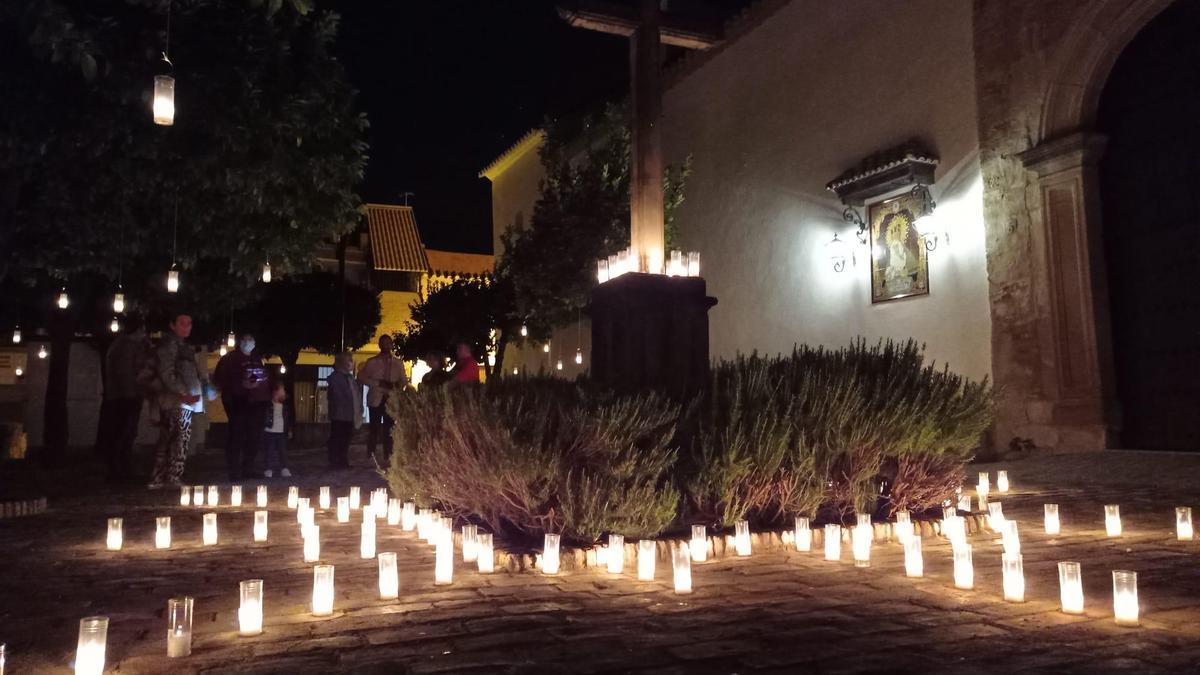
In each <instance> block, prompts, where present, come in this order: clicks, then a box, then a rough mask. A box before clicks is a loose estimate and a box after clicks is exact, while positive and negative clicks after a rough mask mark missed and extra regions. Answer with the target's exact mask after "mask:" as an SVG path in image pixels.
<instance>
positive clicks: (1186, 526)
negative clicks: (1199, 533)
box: [1175, 506, 1193, 541]
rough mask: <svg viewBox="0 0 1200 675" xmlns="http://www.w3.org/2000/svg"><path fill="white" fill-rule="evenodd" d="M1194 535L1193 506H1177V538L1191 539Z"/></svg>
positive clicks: (1181, 539) (1182, 539)
mask: <svg viewBox="0 0 1200 675" xmlns="http://www.w3.org/2000/svg"><path fill="white" fill-rule="evenodd" d="M1192 536H1193V535H1192V507H1190V506H1177V507H1175V538H1176V539H1178V540H1179V541H1191V540H1192Z"/></svg>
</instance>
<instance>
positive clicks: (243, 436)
mask: <svg viewBox="0 0 1200 675" xmlns="http://www.w3.org/2000/svg"><path fill="white" fill-rule="evenodd" d="M256 347H257V343H256V342H255V340H254V336H253V335H250V334H249V333H247V334H245V335H243V336H242V338H241V340H240V341H239V342H238V348H237V349H236V350H234V351H232V352H229V353H228V354H226V355H225V356H223V357H221V360H220V361H218V362H217V368H216V370H215V371H213V381H214V383H215V384H216V385H217V389H219V390H220V392H221V404H222V405H223V406H224V407H225V414H226V416H228V417H229V425H228V428H229V437H228V439H227V441H226V443H225V466H226V469H227V470H228V471H229V480H231V481H239V480H241V479H242V478H251V477H257V475H258V474H257V472H256V471H255V470H254V458H255V456H256V455H257V454H258V448H259V446H260V445H262V435H263V419H265V418H266V414H267V408H268V407H269V406H270V403H271V387H270V385H269V384H268V382H267V369H266V368H265V367H264V366H263V362H262V357H261V356H259V353H258V351H257V349H256Z"/></svg>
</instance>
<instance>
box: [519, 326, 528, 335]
mask: <svg viewBox="0 0 1200 675" xmlns="http://www.w3.org/2000/svg"><path fill="white" fill-rule="evenodd" d="M521 337H529V328H527V327H526V326H525V324H521Z"/></svg>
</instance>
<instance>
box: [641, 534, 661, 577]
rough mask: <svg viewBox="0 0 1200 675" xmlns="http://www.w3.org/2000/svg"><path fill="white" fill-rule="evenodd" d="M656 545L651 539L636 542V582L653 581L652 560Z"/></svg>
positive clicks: (656, 552)
mask: <svg viewBox="0 0 1200 675" xmlns="http://www.w3.org/2000/svg"><path fill="white" fill-rule="evenodd" d="M657 556H658V544H657V543H656V542H655V541H654V540H653V539H640V540H638V563H637V564H638V581H654V559H655V557H657Z"/></svg>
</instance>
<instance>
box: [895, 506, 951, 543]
mask: <svg viewBox="0 0 1200 675" xmlns="http://www.w3.org/2000/svg"><path fill="white" fill-rule="evenodd" d="M942 520H943V521H945V517H944V516H943V518H942ZM911 536H913V525H912V514H910V513H909V512H908V511H897V512H896V540H897V541H899V542H900V544H901V545H903V544H904V543H905V542H907V541H908V538H909V537H911Z"/></svg>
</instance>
